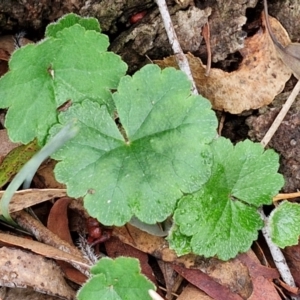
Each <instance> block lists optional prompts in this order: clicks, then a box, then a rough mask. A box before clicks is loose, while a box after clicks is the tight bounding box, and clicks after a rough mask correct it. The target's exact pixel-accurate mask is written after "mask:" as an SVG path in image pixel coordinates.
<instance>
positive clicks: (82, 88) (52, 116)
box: [0, 24, 127, 144]
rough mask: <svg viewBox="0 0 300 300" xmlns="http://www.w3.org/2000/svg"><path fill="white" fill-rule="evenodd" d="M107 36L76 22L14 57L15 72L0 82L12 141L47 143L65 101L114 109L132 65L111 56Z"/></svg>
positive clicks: (0, 96) (1, 104) (0, 100)
mask: <svg viewBox="0 0 300 300" xmlns="http://www.w3.org/2000/svg"><path fill="white" fill-rule="evenodd" d="M107 47H108V38H107V36H105V35H103V34H99V33H98V32H96V31H94V30H85V28H84V27H82V26H80V25H78V24H75V25H73V26H71V27H69V28H65V29H63V30H61V31H59V32H57V35H56V38H53V37H50V38H46V39H45V40H43V41H42V42H40V43H38V44H35V45H32V44H31V45H27V46H25V47H23V48H21V49H19V50H17V51H15V52H14V54H13V55H12V58H11V61H10V63H9V67H10V71H9V72H8V73H7V74H5V75H4V76H3V77H2V78H1V79H0V107H1V108H9V109H8V113H7V115H6V123H5V126H6V128H7V129H8V132H9V136H10V139H11V140H12V141H14V142H22V143H23V144H27V143H28V142H30V141H31V140H33V139H34V138H35V137H37V138H38V140H39V142H41V143H43V141H44V139H45V137H46V135H47V134H48V130H49V128H50V127H51V126H52V125H53V124H55V123H57V115H58V112H57V109H58V108H59V107H60V106H61V105H63V104H64V103H65V102H67V101H69V102H70V100H71V102H72V103H77V102H81V101H83V100H84V99H90V100H92V101H95V102H97V103H100V104H106V105H107V106H108V107H109V109H110V111H111V110H112V108H113V102H112V95H111V92H110V90H111V89H116V87H117V85H118V83H119V80H120V78H121V77H122V76H123V75H124V74H125V72H126V70H127V66H126V64H125V63H124V62H122V61H121V58H120V57H119V56H117V55H115V54H113V53H111V52H107V51H106V50H107Z"/></svg>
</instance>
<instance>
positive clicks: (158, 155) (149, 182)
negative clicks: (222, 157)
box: [52, 65, 216, 225]
mask: <svg viewBox="0 0 300 300" xmlns="http://www.w3.org/2000/svg"><path fill="white" fill-rule="evenodd" d="M114 100H115V105H116V108H117V111H118V114H119V118H120V123H121V125H120V126H122V128H118V127H117V126H116V124H115V123H114V120H113V119H112V117H111V116H110V115H109V114H108V112H107V110H106V107H104V106H102V107H100V106H99V105H98V104H96V103H92V102H90V101H85V102H83V103H82V104H78V105H73V106H72V107H71V108H70V109H69V110H68V111H67V112H65V113H62V114H61V116H60V122H61V124H64V123H66V122H68V120H70V119H74V118H75V119H77V120H78V123H79V127H80V130H79V133H78V135H77V136H76V137H75V138H74V139H73V140H72V141H70V142H69V143H68V144H67V145H66V147H64V148H63V149H61V150H60V151H59V152H58V153H57V154H56V155H55V156H54V158H55V159H57V160H61V162H60V163H58V164H57V166H56V169H55V174H56V178H57V179H58V180H59V181H61V182H64V183H66V184H67V187H68V194H69V195H70V196H73V197H79V196H85V198H84V205H85V208H86V209H87V210H88V211H89V213H90V215H91V216H93V217H95V218H97V219H98V220H99V221H100V222H101V223H103V224H106V225H112V224H114V225H123V224H125V223H126V222H128V221H129V220H130V219H131V217H132V216H133V215H135V216H136V217H137V218H138V219H140V220H141V221H142V222H145V223H148V224H154V223H156V222H162V221H163V220H165V219H166V218H167V217H168V216H169V215H170V214H172V212H173V209H174V206H175V204H176V201H177V199H179V198H180V197H181V196H182V194H183V193H191V192H194V191H196V190H198V189H199V188H200V187H201V185H202V184H203V183H204V182H206V181H207V179H208V177H209V176H210V172H211V151H210V148H209V146H208V143H209V142H210V141H211V140H212V139H213V138H214V136H215V130H216V118H215V116H214V113H213V111H212V110H211V109H210V103H209V102H208V101H207V100H206V99H204V98H202V97H200V96H191V95H190V82H189V80H188V79H187V77H186V75H185V74H184V73H182V72H181V71H177V70H175V69H173V68H167V69H165V70H163V71H161V70H160V69H159V68H158V67H157V66H155V65H148V66H146V67H144V68H143V69H141V70H140V71H139V72H137V73H136V74H135V75H134V76H133V77H129V76H126V77H124V78H123V79H122V80H121V82H120V85H119V88H118V92H117V93H115V94H114ZM57 130H58V129H57V128H56V129H55V130H54V129H53V131H52V134H53V133H55V132H56V131H57ZM122 134H123V135H124V136H123V135H122ZM78 157H80V160H78Z"/></svg>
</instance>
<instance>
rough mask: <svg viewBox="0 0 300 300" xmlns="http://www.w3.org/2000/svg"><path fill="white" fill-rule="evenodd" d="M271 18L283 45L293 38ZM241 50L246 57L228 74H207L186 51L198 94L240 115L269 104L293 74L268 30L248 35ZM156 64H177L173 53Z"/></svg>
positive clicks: (219, 108)
mask: <svg viewBox="0 0 300 300" xmlns="http://www.w3.org/2000/svg"><path fill="white" fill-rule="evenodd" d="M270 21H271V26H272V28H273V31H274V33H275V35H276V36H277V37H278V40H279V41H280V42H281V43H282V44H283V45H287V44H289V43H290V39H289V37H288V34H287V33H286V31H285V29H284V28H283V27H282V26H281V24H280V23H279V22H278V21H277V20H276V19H273V18H270ZM240 53H241V54H242V56H243V60H242V62H241V64H240V66H239V68H238V69H237V70H236V71H233V72H231V73H228V72H224V71H222V70H220V69H216V68H212V69H211V71H210V75H209V76H205V71H206V68H205V66H204V65H203V64H202V62H201V60H200V59H199V58H197V57H194V56H193V55H192V54H190V53H189V54H187V58H188V61H189V64H190V67H191V70H192V74H193V77H194V80H195V82H196V85H197V88H198V90H199V93H200V94H201V95H203V96H204V97H206V98H207V99H209V100H210V101H211V103H212V106H213V108H214V109H216V110H224V111H228V112H230V113H232V114H239V113H241V112H243V111H245V110H250V109H257V108H260V107H262V106H265V105H268V104H269V103H271V102H272V100H273V99H274V97H275V96H276V95H277V94H279V93H280V92H281V91H282V90H283V88H284V85H285V82H286V81H287V80H288V79H289V78H290V76H291V71H290V69H289V68H288V67H286V66H285V65H284V64H283V62H282V61H281V60H280V58H279V57H278V55H277V52H276V50H275V48H274V45H273V42H272V40H271V38H270V37H269V34H268V32H267V31H266V30H264V31H263V30H259V31H258V32H257V33H256V34H255V35H254V36H252V37H250V38H248V39H247V40H246V41H245V47H244V48H243V49H242V50H240ZM155 63H157V64H158V65H159V66H161V67H167V66H176V63H175V58H174V56H171V57H168V58H165V59H164V60H162V61H155Z"/></svg>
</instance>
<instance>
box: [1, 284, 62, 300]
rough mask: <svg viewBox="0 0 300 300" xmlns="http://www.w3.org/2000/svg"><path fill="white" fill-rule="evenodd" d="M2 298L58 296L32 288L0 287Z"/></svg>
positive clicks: (31, 299)
mask: <svg viewBox="0 0 300 300" xmlns="http://www.w3.org/2000/svg"><path fill="white" fill-rule="evenodd" d="M0 299H3V300H4V299H5V300H57V299H59V298H58V297H55V296H50V295H45V294H41V293H38V292H35V291H33V290H32V289H31V288H30V289H20V288H8V287H5V286H4V287H0Z"/></svg>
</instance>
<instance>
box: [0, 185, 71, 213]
mask: <svg viewBox="0 0 300 300" xmlns="http://www.w3.org/2000/svg"><path fill="white" fill-rule="evenodd" d="M3 194H4V191H0V198H1V197H2V196H3ZM66 195H67V191H66V190H65V189H42V190H41V189H27V190H21V191H17V192H15V194H14V195H13V197H12V199H11V201H10V204H9V212H10V213H13V212H16V211H19V210H22V209H24V208H28V207H30V206H33V205H35V204H38V203H42V202H45V201H48V200H50V199H52V198H59V197H64V196H66ZM0 214H1V210H0Z"/></svg>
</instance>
